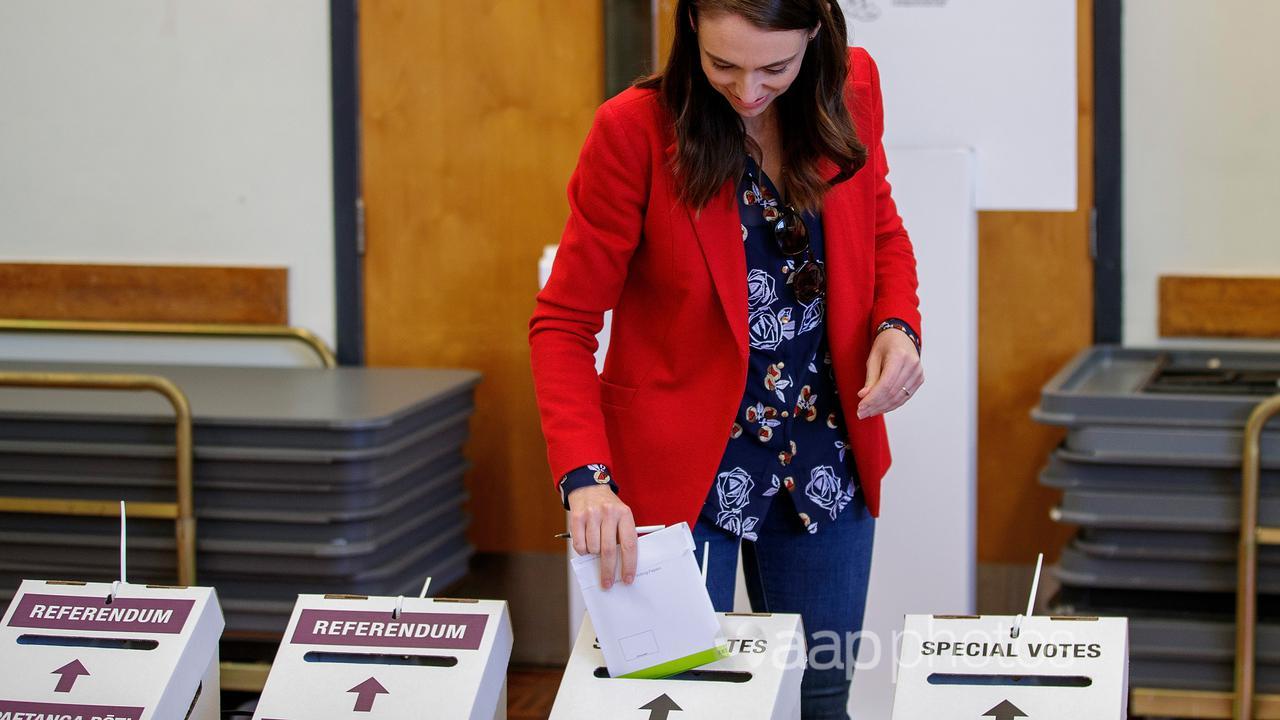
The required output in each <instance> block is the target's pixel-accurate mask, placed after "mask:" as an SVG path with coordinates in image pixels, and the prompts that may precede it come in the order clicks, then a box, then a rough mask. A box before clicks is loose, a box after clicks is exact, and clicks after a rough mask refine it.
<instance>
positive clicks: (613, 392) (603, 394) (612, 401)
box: [600, 378, 636, 409]
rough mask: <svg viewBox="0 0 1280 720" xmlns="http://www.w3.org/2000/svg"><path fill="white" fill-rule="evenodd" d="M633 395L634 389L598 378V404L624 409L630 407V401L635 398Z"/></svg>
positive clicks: (634, 393)
mask: <svg viewBox="0 0 1280 720" xmlns="http://www.w3.org/2000/svg"><path fill="white" fill-rule="evenodd" d="M635 395H636V388H633V387H627V386H626V385H618V384H615V383H611V382H609V381H608V380H605V379H604V378H600V402H602V403H604V404H605V405H611V406H613V407H616V408H619V409H626V408H627V407H630V405H631V400H632V399H633V398H635Z"/></svg>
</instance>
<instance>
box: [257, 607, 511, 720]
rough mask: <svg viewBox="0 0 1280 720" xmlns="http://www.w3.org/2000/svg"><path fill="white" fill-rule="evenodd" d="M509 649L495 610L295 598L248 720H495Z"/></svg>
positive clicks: (500, 712)
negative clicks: (419, 719) (367, 719)
mask: <svg viewBox="0 0 1280 720" xmlns="http://www.w3.org/2000/svg"><path fill="white" fill-rule="evenodd" d="M511 644H512V634H511V618H510V615H509V614H508V612H507V604H506V602H503V601H500V600H454V599H447V598H393V597H364V596H357V595H299V596H298V603H297V604H296V605H295V606H294V609H293V616H292V617H291V618H290V619H289V626H288V628H287V629H286V630H285V635H284V639H283V640H281V643H280V649H279V651H277V653H276V659H275V663H274V664H273V665H272V666H271V675H270V676H269V677H268V678H267V685H266V687H265V688H264V689H263V692H262V699H261V700H259V701H258V708H257V711H256V712H255V713H254V715H253V717H254V720H326V719H328V718H351V717H371V718H408V717H440V718H458V720H493V719H494V718H497V719H498V720H501V719H502V718H505V717H506V716H507V715H506V713H507V707H506V687H507V686H506V681H507V662H508V661H509V660H510V659H511ZM353 713H355V714H354V715H353ZM366 713H367V714H366Z"/></svg>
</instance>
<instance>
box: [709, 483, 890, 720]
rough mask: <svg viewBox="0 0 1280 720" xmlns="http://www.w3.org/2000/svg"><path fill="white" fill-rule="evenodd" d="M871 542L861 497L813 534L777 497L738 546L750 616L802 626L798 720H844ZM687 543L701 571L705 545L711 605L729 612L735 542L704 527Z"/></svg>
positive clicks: (785, 499)
mask: <svg viewBox="0 0 1280 720" xmlns="http://www.w3.org/2000/svg"><path fill="white" fill-rule="evenodd" d="M874 535H875V518H873V517H871V513H870V512H868V511H867V506H866V504H865V503H864V502H863V501H862V493H861V492H859V493H858V494H857V495H856V496H855V498H854V500H853V502H852V503H850V504H849V506H848V507H846V508H845V509H844V512H842V513H841V514H840V516H839V517H837V518H836V519H835V520H834V521H831V522H824V523H822V526H821V528H820V530H819V531H818V533H817V534H816V535H810V534H809V533H808V532H806V531H805V529H804V526H803V525H802V524H801V523H800V519H799V518H798V517H797V516H796V510H795V505H794V504H793V503H792V502H791V498H790V497H789V496H788V494H787V493H786V492H781V493H778V495H777V496H776V497H774V499H773V502H772V503H771V504H770V506H769V512H768V514H767V515H766V516H765V518H764V520H763V521H762V522H761V526H760V527H759V540H757V541H756V542H751V541H747V542H744V543H742V566H743V574H744V575H745V576H746V582H747V594H748V596H749V597H750V598H751V609H752V610H753V611H755V612H777V613H798V614H799V615H800V616H801V617H802V618H803V619H804V629H805V634H806V635H807V638H806V641H807V643H808V647H809V667H808V668H806V669H805V673H804V680H803V682H802V683H801V687H800V696H801V697H800V714H801V718H803V720H831V719H837V720H848V717H849V715H848V713H847V711H846V707H847V706H848V704H849V682H850V680H851V679H852V677H853V664H852V663H851V662H847V661H846V659H847V658H855V657H857V653H858V636H857V633H858V632H859V631H861V630H862V617H863V611H864V610H865V609H866V604H867V581H868V579H869V577H870V573H871V546H872V541H873V538H874ZM693 539H694V542H695V543H696V544H697V550H696V552H697V557H698V563H699V564H701V563H702V550H703V547H704V544H705V543H707V542H710V543H711V546H710V547H711V563H710V565H709V566H708V567H707V592H708V593H709V594H710V595H711V604H712V605H714V606H715V609H716V611H717V612H728V611H730V610H733V591H734V585H735V582H736V579H737V567H738V545H739V542H740V541H739V539H738V538H737V537H736V536H734V535H732V534H730V533H728V532H726V531H724V530H722V529H720V528H718V527H716V526H715V525H713V524H712V523H710V522H707V521H705V520H700V521H699V522H698V524H697V526H696V527H695V528H694V529H693ZM815 666H816V667H815Z"/></svg>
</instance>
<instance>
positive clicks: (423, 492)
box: [0, 363, 479, 632]
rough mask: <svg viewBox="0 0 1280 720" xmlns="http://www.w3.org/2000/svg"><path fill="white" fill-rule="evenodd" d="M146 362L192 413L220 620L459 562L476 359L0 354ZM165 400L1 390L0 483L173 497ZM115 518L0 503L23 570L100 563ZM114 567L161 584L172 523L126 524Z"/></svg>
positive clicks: (107, 567) (11, 489)
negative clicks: (298, 360)
mask: <svg viewBox="0 0 1280 720" xmlns="http://www.w3.org/2000/svg"><path fill="white" fill-rule="evenodd" d="M0 370H27V371H32V370H36V371H55V372H57V371H61V372H98V373H146V374H155V375H162V376H164V377H167V378H169V379H170V380H172V381H173V382H175V383H176V384H177V385H178V386H179V387H181V388H182V389H183V391H184V392H185V393H186V395H187V397H188V399H189V400H190V402H191V408H192V413H193V424H194V428H193V433H194V440H195V451H194V455H195V457H194V464H195V473H194V484H195V508H196V517H197V520H198V524H197V528H198V536H197V563H196V566H197V571H198V573H199V577H200V580H201V582H205V583H208V584H211V585H213V586H215V587H217V588H218V590H219V594H220V597H221V599H222V602H223V606H224V608H225V610H226V612H227V617H228V629H229V630H230V631H233V632H234V631H241V630H243V631H255V632H262V631H266V632H279V631H282V630H283V628H284V626H285V624H286V623H287V620H288V616H289V613H290V611H291V610H292V605H293V599H294V596H295V595H296V594H298V593H300V592H349V593H364V594H399V593H400V592H402V591H403V590H404V589H405V588H410V587H412V586H415V585H417V586H420V585H421V583H422V579H423V577H424V576H428V575H430V576H432V577H434V578H435V580H434V582H433V586H434V587H436V588H441V587H444V586H447V585H448V584H449V583H451V582H453V581H455V580H457V579H459V578H461V577H462V575H463V574H465V572H466V568H467V563H468V560H469V558H470V555H471V552H472V549H471V546H470V545H469V544H468V542H467V540H466V529H467V525H468V519H467V515H466V514H465V512H464V511H463V509H462V505H463V502H464V500H465V499H466V495H465V489H464V486H463V482H462V477H463V474H464V473H465V470H466V468H467V465H466V462H465V460H464V459H463V456H462V445H463V444H464V443H465V441H466V439H467V436H468V432H467V423H468V420H469V417H470V415H471V413H472V409H473V399H472V395H473V390H474V387H475V384H476V383H477V382H478V380H479V375H478V374H477V373H475V372H472V371H467V370H424V369H408V368H338V369H330V370H325V369H310V368H307V369H302V368H228V367H193V366H168V365H165V366H160V365H156V366H139V365H116V364H85V363H74V364H67V363H60V364H44V363H42V364H39V365H34V364H30V363H0ZM172 442H173V419H172V412H171V410H170V409H169V408H168V407H167V405H166V404H165V403H164V401H162V400H159V399H157V398H153V397H150V396H147V395H143V394H105V393H99V392H93V391H70V390H57V391H53V390H29V389H0V496H16V497H45V498H64V499H82V498H89V499H105V500H119V499H123V500H127V501H133V502H172V501H173V499H174V497H175V495H174V467H175V466H174V461H173V452H174V451H173V445H172ZM116 538H117V520H116V519H114V518H90V517H54V516H38V515H21V514H0V601H7V599H8V595H5V594H4V593H5V592H9V593H11V592H12V589H13V588H15V587H16V586H17V581H18V580H19V579H21V578H22V577H30V576H35V575H39V576H47V577H59V578H72V579H84V580H96V579H111V578H112V577H113V576H114V574H115V572H116V568H115V566H116V562H117V560H116V559H117V547H116V545H117V539H116ZM130 538H131V540H130V551H129V555H130V557H129V560H130V568H131V572H130V579H131V580H134V581H140V582H142V581H145V582H172V581H173V578H174V575H175V573H174V568H176V557H175V545H174V540H173V526H172V524H171V523H169V522H166V521H160V520H146V519H138V520H134V521H132V522H131V523H130Z"/></svg>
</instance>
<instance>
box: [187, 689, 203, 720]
mask: <svg viewBox="0 0 1280 720" xmlns="http://www.w3.org/2000/svg"><path fill="white" fill-rule="evenodd" d="M202 692H204V683H200V684H199V685H197V686H196V694H195V695H192V696H191V705H190V706H189V707H188V708H187V714H186V716H185V717H184V718H183V720H191V713H193V712H195V711H196V703H198V702H200V693H202Z"/></svg>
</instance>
